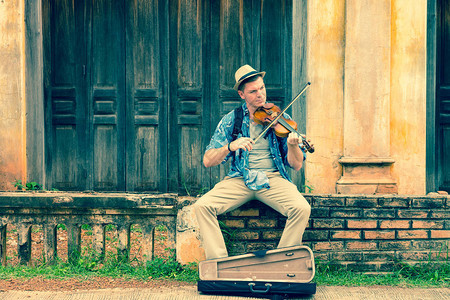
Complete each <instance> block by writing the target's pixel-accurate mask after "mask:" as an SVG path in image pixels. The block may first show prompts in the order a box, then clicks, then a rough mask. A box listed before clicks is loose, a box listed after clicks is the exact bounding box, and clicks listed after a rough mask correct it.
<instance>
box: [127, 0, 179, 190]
mask: <svg viewBox="0 0 450 300" xmlns="http://www.w3.org/2000/svg"><path fill="white" fill-rule="evenodd" d="M125 20H126V24H125V33H126V41H125V45H126V46H125V48H126V59H123V61H122V62H123V63H124V64H126V70H127V71H126V82H127V84H126V89H127V92H126V93H127V105H126V115H127V117H126V152H127V153H126V158H127V167H126V178H127V190H129V191H161V192H165V191H167V172H168V169H167V164H168V140H169V138H168V119H169V118H170V117H171V116H170V115H168V113H167V107H168V91H167V87H168V57H167V53H168V48H169V47H168V45H169V41H168V5H167V1H158V0H152V1H149V0H138V1H126V16H125Z"/></svg>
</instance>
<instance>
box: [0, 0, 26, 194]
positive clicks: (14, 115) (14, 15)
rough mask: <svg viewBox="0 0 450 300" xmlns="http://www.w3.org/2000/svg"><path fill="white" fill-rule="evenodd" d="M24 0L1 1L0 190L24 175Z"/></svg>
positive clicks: (8, 186) (11, 185) (9, 186)
mask: <svg viewBox="0 0 450 300" xmlns="http://www.w3.org/2000/svg"><path fill="white" fill-rule="evenodd" d="M23 13H24V9H23V1H20V0H16V1H0V189H1V190H4V189H13V188H14V185H13V182H14V181H15V180H16V179H23V178H22V177H23V175H24V174H25V168H26V165H25V161H26V160H25V155H26V154H25V151H24V149H25V114H24V112H25V107H24V105H25V104H24V99H25V98H24V80H23V78H24V76H23V75H24V17H23Z"/></svg>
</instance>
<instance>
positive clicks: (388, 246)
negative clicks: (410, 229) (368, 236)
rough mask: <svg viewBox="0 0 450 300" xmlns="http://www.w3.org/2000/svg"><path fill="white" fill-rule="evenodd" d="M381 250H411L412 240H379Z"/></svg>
mask: <svg viewBox="0 0 450 300" xmlns="http://www.w3.org/2000/svg"><path fill="white" fill-rule="evenodd" d="M378 247H379V249H380V250H391V251H392V250H409V249H411V241H379V242H378Z"/></svg>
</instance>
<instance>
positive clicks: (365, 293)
mask: <svg viewBox="0 0 450 300" xmlns="http://www.w3.org/2000/svg"><path fill="white" fill-rule="evenodd" d="M0 299H3V300H17V299H27V300H28V299H30V300H35V299H36V300H37V299H39V300H40V299H45V300H53V299H55V300H56V299H58V300H103V299H105V300H106V299H108V300H119V299H120V300H122V299H126V300H128V299H152V300H194V299H200V300H225V299H230V300H249V299H257V298H248V297H231V296H217V295H201V294H199V293H198V292H197V288H196V286H186V287H179V288H177V289H158V290H154V289H104V290H88V291H82V290H80V291H71V292H55V291H49V292H37V291H6V292H0ZM297 299H298V298H297ZM301 299H314V300H338V299H349V300H370V299H381V300H447V299H449V300H450V289H448V288H431V289H422V288H398V287H342V286H318V287H317V293H316V294H315V295H311V296H309V297H305V298H301Z"/></svg>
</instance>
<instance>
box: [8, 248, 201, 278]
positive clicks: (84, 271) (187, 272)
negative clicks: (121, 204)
mask: <svg viewBox="0 0 450 300" xmlns="http://www.w3.org/2000/svg"><path fill="white" fill-rule="evenodd" d="M97 257H98V255H93V254H89V255H88V256H83V257H81V258H79V259H77V260H75V261H74V262H63V261H57V262H56V263H54V264H45V263H39V264H37V265H35V266H33V267H29V266H20V265H18V266H10V265H9V266H5V267H0V279H6V280H8V279H11V278H23V279H26V278H32V277H41V278H44V279H61V280H66V279H71V278H78V279H89V278H94V277H110V278H125V279H127V278H129V279H139V280H149V279H170V280H179V281H186V282H195V281H197V280H198V266H197V264H189V265H181V264H180V263H178V262H177V261H176V260H175V257H174V256H173V255H172V256H171V257H169V258H161V257H156V258H154V259H153V260H152V261H149V262H147V263H143V262H137V261H131V262H124V261H120V260H118V259H117V257H113V256H112V255H111V256H109V257H108V258H106V259H105V260H104V261H100V260H98V259H97Z"/></svg>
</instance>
